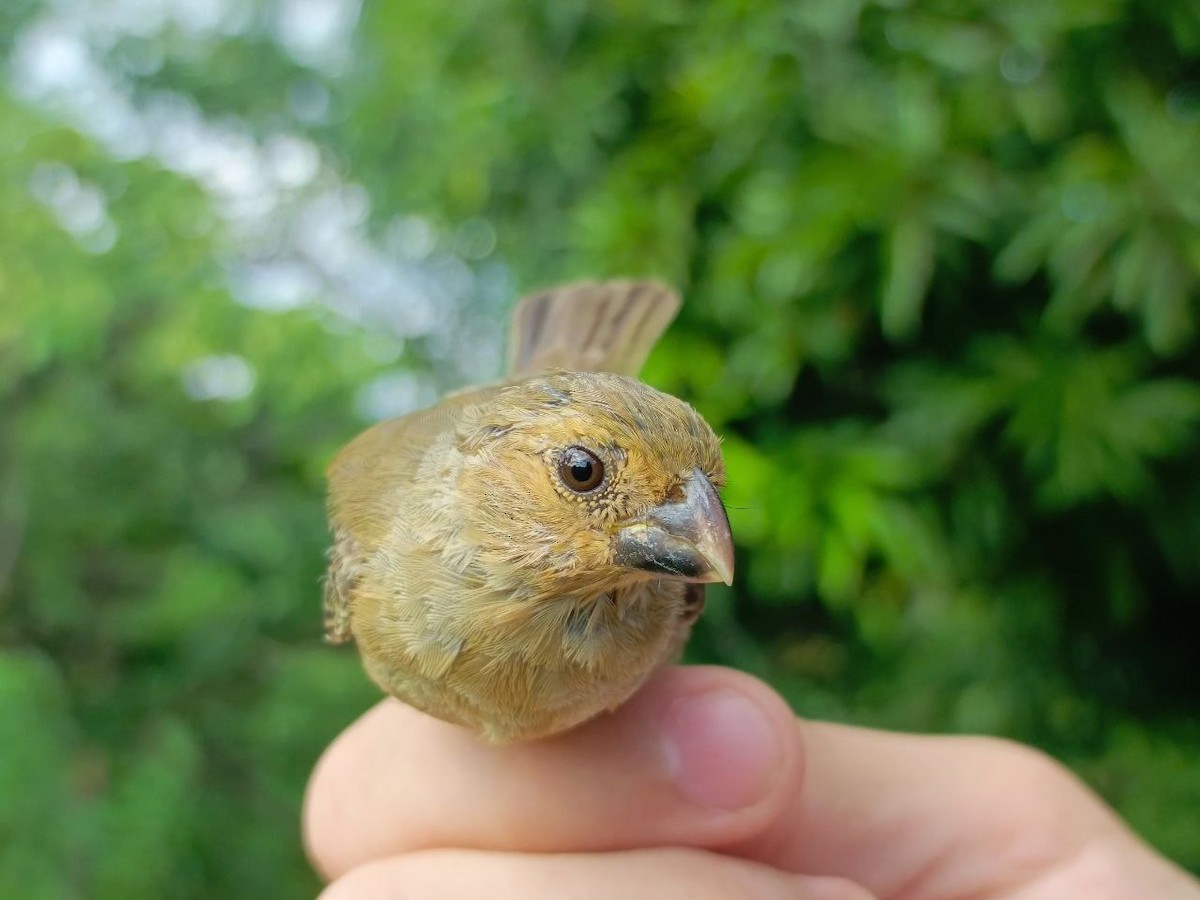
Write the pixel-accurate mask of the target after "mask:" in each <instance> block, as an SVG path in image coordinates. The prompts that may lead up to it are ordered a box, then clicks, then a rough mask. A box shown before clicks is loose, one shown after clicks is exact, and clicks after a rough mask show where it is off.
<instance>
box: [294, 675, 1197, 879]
mask: <svg viewBox="0 0 1200 900" xmlns="http://www.w3.org/2000/svg"><path fill="white" fill-rule="evenodd" d="M304 827H305V836H306V841H307V845H308V848H309V853H310V855H311V857H312V859H313V861H314V863H315V865H316V866H317V868H318V870H319V871H320V872H321V873H322V874H324V875H325V876H326V877H328V878H330V879H332V880H333V883H332V884H331V885H330V886H329V888H327V890H326V892H325V893H324V894H323V895H322V896H323V898H325V900H351V898H382V897H404V898H413V900H421V898H425V897H436V898H458V897H462V898H467V897H471V898H474V897H481V896H487V897H501V898H502V897H520V898H529V900H539V898H552V897H553V898H560V897H570V898H581V900H585V898H613V897H620V898H639V897H654V898H672V897H679V898H714V900H716V898H726V897H729V898H733V897H747V898H764V900H766V898H785V897H787V898H793V900H864V898H872V897H875V898H895V900H899V898H903V900H951V898H972V900H1001V898H1004V900H1051V898H1072V900H1073V898H1088V900H1107V898H1114V900H1115V898H1122V900H1124V898H1130V900H1148V898H1154V900H1189V898H1191V900H1197V898H1200V883H1197V882H1196V881H1195V880H1193V879H1192V878H1190V877H1189V876H1188V875H1186V874H1185V873H1184V872H1183V871H1182V870H1180V869H1178V868H1177V867H1175V866H1174V865H1172V864H1171V863H1169V862H1168V861H1167V860H1165V859H1163V858H1162V857H1160V856H1158V855H1157V854H1155V853H1154V852H1153V851H1152V850H1150V849H1149V848H1148V847H1147V846H1146V845H1145V844H1143V843H1142V842H1141V841H1140V840H1139V839H1138V838H1137V837H1136V836H1135V835H1134V834H1133V833H1132V832H1131V831H1130V830H1129V829H1128V828H1127V827H1126V826H1125V825H1124V824H1123V823H1122V822H1121V821H1120V820H1119V819H1118V818H1117V817H1116V816H1115V815H1114V814H1113V813H1112V811H1111V810H1109V809H1108V808H1107V807H1106V806H1105V805H1104V804H1103V803H1102V802H1101V801H1100V800H1099V799H1098V798H1097V797H1096V796H1095V795H1094V794H1093V793H1092V792H1091V791H1089V790H1088V789H1087V788H1086V787H1084V786H1083V785H1082V784H1081V783H1080V782H1079V781H1077V780H1076V779H1075V777H1074V776H1073V775H1071V774H1070V773H1069V772H1068V771H1067V770H1066V769H1065V768H1063V767H1062V766H1060V765H1059V764H1058V763H1055V762H1054V761H1052V760H1051V759H1050V758H1049V757H1046V756H1044V755H1043V754H1041V753H1039V752H1037V751H1035V750H1032V749H1030V748H1027V747H1023V746H1021V745H1017V744H1013V743H1009V742H1006V741H1001V740H996V739H991V738H973V737H918V736H910V735H902V734H893V733H888V732H882V731H872V730H867V729H861V728H853V727H849V726H843V725H831V724H824V723H819V722H809V721H797V720H796V719H795V718H794V717H793V715H792V713H791V712H790V710H789V709H788V708H787V706H786V705H785V704H784V702H783V701H782V700H781V699H780V698H779V697H778V696H777V695H776V694H775V693H774V692H773V691H772V690H771V689H770V688H768V687H767V686H766V685H765V684H763V683H762V682H759V681H757V680H755V679H753V678H751V677H750V676H747V675H744V674H742V673H738V672H735V671H732V670H728V669H721V668H707V667H688V668H674V669H668V670H665V671H663V672H662V673H660V674H659V675H658V676H656V677H655V678H654V679H653V680H652V681H651V683H650V684H648V685H647V686H646V687H645V688H644V689H643V690H642V691H641V692H640V693H639V694H638V695H637V696H635V697H634V698H633V699H632V700H631V701H630V702H629V703H628V704H626V705H625V706H623V707H622V708H621V709H619V710H618V711H616V712H615V713H613V714H611V715H606V716H602V717H600V718H599V719H596V720H593V721H591V722H589V723H588V724H586V725H584V726H583V727H581V728H579V729H576V730H575V731H572V732H569V733H567V734H564V735H561V736H559V737H556V738H552V739H549V740H545V741H540V742H534V743H524V744H514V745H505V746H499V747H495V746H488V745H485V744H483V743H482V742H481V741H480V740H479V739H478V738H476V737H474V736H472V735H471V734H469V733H468V732H466V731H465V730H463V729H460V728H457V727H455V726H452V725H447V724H445V723H443V722H439V721H437V720H435V719H432V718H430V717H428V716H425V715H423V714H421V713H418V712H416V711H415V710H413V709H410V708H408V707H405V706H403V705H402V704H400V703H397V702H395V701H393V700H385V701H383V702H382V703H380V704H379V705H377V706H376V707H375V708H373V709H372V710H371V711H369V712H368V713H367V714H366V715H364V716H363V717H362V718H361V719H359V720H358V721H357V722H356V723H355V724H354V725H352V726H351V727H350V728H349V729H347V730H346V731H345V732H344V733H343V734H342V735H341V736H340V737H339V738H338V739H337V740H336V741H335V742H334V743H333V744H332V745H331V747H330V748H329V750H328V751H327V752H326V753H325V755H324V756H323V757H322V759H321V761H320V763H319V764H318V766H317V768H316V771H315V772H314V774H313V778H312V781H311V783H310V785H309V792H308V797H307V803H306V810H305V821H304Z"/></svg>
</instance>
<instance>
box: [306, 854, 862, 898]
mask: <svg viewBox="0 0 1200 900" xmlns="http://www.w3.org/2000/svg"><path fill="white" fill-rule="evenodd" d="M477 897H494V898H497V900H504V898H507V897H513V898H521V900H559V898H562V897H570V898H572V900H611V898H613V897H621V898H623V900H651V898H653V900H871V895H870V894H869V893H868V892H867V891H865V890H864V889H862V888H860V887H858V886H856V885H854V884H852V883H850V882H846V881H842V880H840V879H829V878H809V877H805V876H800V875H793V874H790V873H785V872H780V871H778V870H776V869H772V868H771V867H769V866H765V865H762V864H760V863H753V862H748V861H746V860H740V859H733V858H731V857H726V856H720V855H718V854H714V853H706V852H704V851H700V850H680V849H661V850H629V851H625V852H618V853H594V854H567V853H563V854H523V853H497V852H489V851H480V850H426V851H424V852H419V853H412V854H408V855H405V856H398V857H392V858H390V859H385V860H380V861H378V862H374V863H368V864H366V865H364V866H361V867H360V868H357V869H355V870H353V871H352V872H350V873H349V874H347V875H345V876H344V877H342V878H340V879H338V880H337V881H336V882H334V883H333V884H332V885H330V886H329V887H328V888H327V889H326V890H325V892H324V893H323V894H321V900H388V898H397V900H398V898H404V900H423V898H436V900H459V898H462V900H467V898H470V900H475V898H477Z"/></svg>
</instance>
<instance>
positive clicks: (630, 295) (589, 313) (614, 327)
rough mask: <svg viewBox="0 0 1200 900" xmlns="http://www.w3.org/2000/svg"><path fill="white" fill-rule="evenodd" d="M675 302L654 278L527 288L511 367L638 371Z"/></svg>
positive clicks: (521, 370)
mask: <svg viewBox="0 0 1200 900" xmlns="http://www.w3.org/2000/svg"><path fill="white" fill-rule="evenodd" d="M679 305H680V301H679V295H678V294H677V293H675V291H673V290H671V289H670V288H669V287H667V286H666V285H664V284H662V283H660V282H657V281H580V282H575V283H574V284H567V285H563V286H561V287H557V288H551V289H550V290H547V291H542V292H539V293H537V294H531V295H530V296H528V297H525V298H524V299H523V300H521V302H520V303H519V304H518V305H517V309H516V312H515V313H514V315H513V332H512V343H511V347H510V351H509V372H510V374H511V375H512V376H521V375H532V374H535V373H537V372H542V371H545V370H546V369H554V368H558V369H570V370H572V371H576V372H615V373H617V374H620V375H637V373H638V372H639V371H640V370H641V368H642V364H643V363H644V362H645V361H646V357H647V356H649V355H650V350H651V349H652V348H653V347H654V345H655V344H656V343H657V342H658V339H659V337H660V336H661V335H662V333H663V332H664V331H665V330H666V328H667V326H668V325H669V324H671V320H672V319H674V318H675V314H676V313H677V312H678V311H679Z"/></svg>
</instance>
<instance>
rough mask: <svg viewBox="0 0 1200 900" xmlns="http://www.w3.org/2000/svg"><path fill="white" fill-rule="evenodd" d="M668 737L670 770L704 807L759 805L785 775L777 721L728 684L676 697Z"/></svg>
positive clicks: (665, 726)
mask: <svg viewBox="0 0 1200 900" xmlns="http://www.w3.org/2000/svg"><path fill="white" fill-rule="evenodd" d="M663 738H664V744H665V752H666V759H667V771H668V773H669V774H670V776H671V778H672V779H673V780H674V782H675V784H676V786H677V787H678V789H679V792H680V793H681V794H683V796H684V798H685V799H687V800H689V801H690V802H692V803H695V804H697V805H699V806H709V807H712V808H714V809H723V810H729V811H733V810H738V809H744V808H745V807H747V806H753V805H754V804H755V803H758V802H759V801H760V800H762V799H763V798H764V797H766V796H767V794H768V793H769V792H770V790H771V788H773V787H774V786H775V785H776V783H777V782H778V781H779V778H780V776H781V775H782V767H783V747H782V746H781V743H780V739H779V735H778V734H777V732H776V730H775V728H774V726H773V725H772V723H771V720H770V719H769V718H768V717H767V714H766V712H765V711H764V710H763V709H762V708H761V707H760V706H759V705H758V704H757V703H755V702H754V701H753V700H751V699H749V698H748V697H746V696H745V695H743V694H741V693H739V692H737V691H733V690H730V689H728V688H720V689H717V690H713V691H707V692H703V693H699V694H694V695H692V696H690V697H683V698H680V699H679V700H676V701H675V702H674V703H673V704H672V705H671V706H670V707H668V709H667V713H666V716H665V717H664V721H663Z"/></svg>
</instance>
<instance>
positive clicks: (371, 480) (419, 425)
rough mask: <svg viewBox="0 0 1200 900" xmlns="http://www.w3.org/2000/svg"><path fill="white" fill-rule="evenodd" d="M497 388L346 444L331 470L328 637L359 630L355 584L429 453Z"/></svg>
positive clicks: (336, 639)
mask: <svg viewBox="0 0 1200 900" xmlns="http://www.w3.org/2000/svg"><path fill="white" fill-rule="evenodd" d="M497 390H498V389H497V388H495V387H483V388H475V389H472V390H467V391H461V392H459V393H458V394H456V395H455V396H454V397H453V398H448V399H444V400H442V402H440V403H438V404H437V405H436V406H431V407H429V408H428V409H422V410H419V411H417V412H414V413H411V414H410V415H407V416H401V417H400V418H397V419H388V420H387V421H384V422H379V423H378V424H376V425H374V426H373V427H371V428H368V429H367V430H366V431H364V432H363V433H362V434H360V435H359V436H358V437H356V438H355V439H354V440H352V441H351V442H350V443H349V444H347V445H346V446H345V447H344V448H342V450H341V452H340V453H338V455H337V456H336V457H335V458H334V460H333V462H332V463H330V465H329V469H328V471H327V472H326V477H327V479H328V482H329V522H330V525H331V526H332V528H333V545H332V546H331V547H330V550H329V568H328V571H327V573H326V578H325V589H324V596H323V602H324V624H325V639H326V640H327V641H329V642H330V643H334V644H340V643H343V642H345V641H348V640H349V639H350V638H351V637H352V632H351V627H350V624H351V623H350V620H351V610H352V609H353V603H352V597H353V594H354V591H355V590H356V589H357V587H358V586H359V583H360V581H361V579H362V577H363V575H364V574H365V572H366V561H367V559H368V558H369V557H370V556H371V555H372V554H373V553H374V552H375V551H376V549H377V548H378V547H379V545H380V543H381V542H382V541H383V540H384V539H385V538H386V537H387V534H388V532H389V529H391V527H392V523H393V522H394V521H395V518H396V513H397V510H399V509H401V508H403V505H404V497H405V495H406V494H409V493H410V492H411V491H412V490H413V488H414V486H413V478H414V476H415V475H416V473H417V470H418V468H419V467H420V465H421V461H422V459H423V457H424V456H425V453H426V452H427V451H428V450H429V449H430V447H431V446H432V445H433V444H434V443H435V441H437V439H438V438H439V437H441V436H442V435H443V434H445V433H446V432H447V431H449V430H451V429H453V428H455V427H456V426H457V424H458V421H459V418H460V416H461V415H462V410H463V408H464V407H465V406H468V405H471V404H475V403H480V402H486V400H487V399H488V398H489V397H490V396H491V395H492V394H494V393H495V392H496V391H497Z"/></svg>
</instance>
